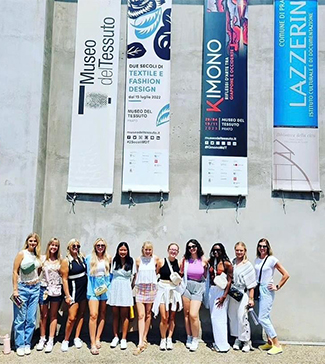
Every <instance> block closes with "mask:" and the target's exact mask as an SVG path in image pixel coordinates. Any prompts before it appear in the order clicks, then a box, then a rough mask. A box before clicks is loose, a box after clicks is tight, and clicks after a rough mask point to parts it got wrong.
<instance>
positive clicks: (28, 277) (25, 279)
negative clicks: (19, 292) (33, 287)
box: [18, 249, 41, 283]
mask: <svg viewBox="0 0 325 364" xmlns="http://www.w3.org/2000/svg"><path fill="white" fill-rule="evenodd" d="M23 253H24V258H23V260H22V261H21V263H20V268H22V267H23V268H24V267H28V266H30V264H32V263H34V265H35V269H34V270H33V271H32V272H30V273H28V274H24V273H23V272H22V270H21V269H19V278H18V282H22V283H29V282H34V281H36V280H38V279H39V276H38V268H39V267H40V266H41V262H40V260H39V259H37V257H36V255H35V254H34V253H31V252H30V251H28V250H27V249H24V250H23Z"/></svg>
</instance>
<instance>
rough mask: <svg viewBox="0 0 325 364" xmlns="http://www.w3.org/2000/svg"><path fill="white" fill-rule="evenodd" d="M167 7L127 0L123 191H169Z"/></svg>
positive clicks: (156, 0) (158, 1)
mask: <svg viewBox="0 0 325 364" xmlns="http://www.w3.org/2000/svg"><path fill="white" fill-rule="evenodd" d="M171 7H172V1H171V0H148V1H138V2H128V42H127V43H128V46H127V67H126V105H125V125H124V157H123V184H122V191H124V192H128V191H132V192H143V193H145V192H149V193H150V192H152V193H155V192H169V124H170V46H171Z"/></svg>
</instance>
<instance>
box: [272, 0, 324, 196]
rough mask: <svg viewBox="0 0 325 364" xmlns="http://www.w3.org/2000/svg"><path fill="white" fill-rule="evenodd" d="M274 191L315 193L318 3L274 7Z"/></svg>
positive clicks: (285, 3)
mask: <svg viewBox="0 0 325 364" xmlns="http://www.w3.org/2000/svg"><path fill="white" fill-rule="evenodd" d="M274 6H275V12H274V14H275V19H274V28H275V31H274V129H273V137H274V138H273V184H272V188H273V190H282V191H297V192H298V191H302V192H304V191H319V190H320V179H319V134H318V106H317V104H318V102H317V101H318V100H317V99H318V96H317V88H318V86H317V1H316V0H307V1H285V0H276V1H275V5H274Z"/></svg>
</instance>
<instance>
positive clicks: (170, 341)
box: [166, 337, 173, 350]
mask: <svg viewBox="0 0 325 364" xmlns="http://www.w3.org/2000/svg"><path fill="white" fill-rule="evenodd" d="M166 348H167V350H173V340H172V338H171V337H168V338H167V345H166Z"/></svg>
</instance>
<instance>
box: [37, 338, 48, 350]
mask: <svg viewBox="0 0 325 364" xmlns="http://www.w3.org/2000/svg"><path fill="white" fill-rule="evenodd" d="M45 343H46V339H45V338H43V337H41V338H40V339H39V342H38V344H37V345H36V350H37V351H42V350H43V349H44V345H45Z"/></svg>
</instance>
